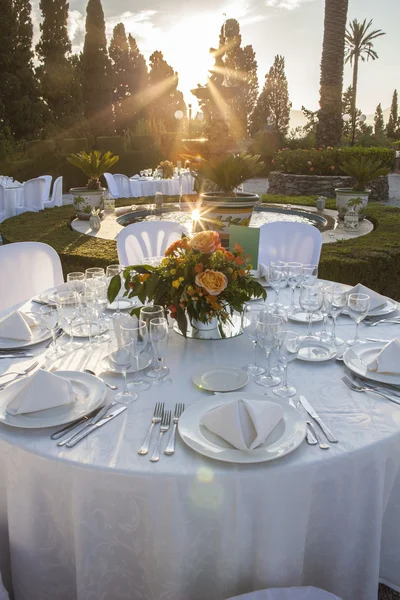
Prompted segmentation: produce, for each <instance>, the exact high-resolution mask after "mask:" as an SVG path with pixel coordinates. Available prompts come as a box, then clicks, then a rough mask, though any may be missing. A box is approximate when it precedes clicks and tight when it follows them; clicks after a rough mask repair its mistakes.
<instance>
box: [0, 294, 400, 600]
mask: <svg viewBox="0 0 400 600" xmlns="http://www.w3.org/2000/svg"><path fill="white" fill-rule="evenodd" d="M285 292H288V290H283V291H282V292H281V301H282V300H283V302H285V301H286V302H288V300H289V294H288V293H287V294H286V295H285ZM269 296H270V290H269ZM267 302H270V298H269V297H268V298H267ZM22 310H29V311H38V310H39V305H38V304H35V303H31V302H28V303H26V305H24V306H23V307H22ZM287 327H288V328H290V329H291V330H294V331H301V332H304V331H305V329H306V325H303V324H299V323H295V322H291V321H289V322H288V324H287ZM319 327H320V323H318V324H314V325H313V329H314V330H315V329H317V328H319ZM399 328H400V325H396V324H392V325H389V324H384V323H382V324H380V325H378V326H376V327H373V328H372V327H367V325H365V324H361V326H360V333H361V337H362V338H364V339H365V338H366V337H367V336H368V337H369V336H370V337H373V338H383V339H392V338H393V337H394V336H395V335H396V333H397V332H398V330H399ZM354 329H355V324H354V322H353V321H352V320H351V319H350V318H349V317H348V316H345V315H342V316H340V317H339V318H338V323H337V334H338V335H340V337H342V338H343V339H345V340H347V339H350V338H352V337H353V336H354ZM62 341H63V338H61V342H62ZM45 352H46V349H45V347H44V344H40V345H38V346H34V347H32V353H33V354H34V356H35V357H36V360H38V362H39V364H42V363H43V364H47V361H46V358H45ZM105 354H107V344H106V343H103V344H101V345H100V346H99V347H98V348H97V349H95V350H93V351H88V350H86V349H84V348H82V349H79V350H76V351H75V352H73V353H72V354H68V355H66V356H65V357H64V358H62V359H60V360H59V361H58V362H57V363H55V364H56V366H58V367H59V368H60V369H62V370H79V371H82V370H83V369H87V368H88V369H92V370H93V371H95V372H96V373H97V374H98V375H100V376H101V377H104V378H105V379H106V380H107V381H108V382H110V383H115V384H116V385H118V386H119V388H120V389H121V386H122V377H121V376H120V375H115V374H114V375H113V374H111V373H109V372H107V371H103V369H102V366H101V364H100V360H101V358H102V356H104V355H105ZM251 356H252V354H251V341H250V340H249V339H248V338H247V337H246V336H245V335H239V336H237V337H234V338H230V339H221V340H198V339H185V338H183V337H182V336H181V335H179V334H178V333H176V332H175V331H174V330H173V329H171V330H170V338H169V348H168V353H167V357H166V364H167V366H168V367H169V369H170V377H171V379H172V383H171V384H170V385H166V386H163V387H156V386H152V387H151V388H150V389H149V390H147V391H144V392H140V394H139V398H138V400H137V401H136V402H133V403H132V404H130V405H129V406H128V409H127V410H126V411H125V412H123V413H122V414H121V415H119V416H118V418H115V419H113V420H112V421H110V422H109V423H108V424H107V425H106V426H104V427H102V428H99V429H98V430H97V431H96V432H94V433H92V434H91V435H89V436H88V437H86V438H85V439H83V440H82V441H81V442H80V443H79V444H77V445H76V446H75V447H73V448H71V449H68V448H65V447H58V446H57V443H56V442H55V441H53V440H52V439H50V435H51V434H52V433H53V432H54V431H55V430H56V429H57V428H50V429H34V430H27V429H20V428H15V427H9V426H6V425H4V424H0V571H1V573H2V576H3V580H4V581H5V584H6V586H7V585H8V586H11V583H12V586H13V593H14V598H15V600H44V599H46V598H48V599H49V600H50V599H52V600H53V599H55V598H57V600H106V599H107V600H125V599H126V600H133V599H135V600H139V599H140V600H205V599H206V598H207V600H225V599H226V598H229V597H232V596H236V595H239V594H243V593H246V592H250V591H252V590H257V589H264V588H269V587H290V586H300V585H304V586H315V587H319V588H323V589H325V590H327V591H329V592H332V593H333V594H336V595H337V596H339V597H340V598H342V599H343V600H376V598H377V591H378V584H379V582H380V581H381V582H384V583H386V584H387V585H389V586H391V587H393V588H395V589H398V590H400V552H399V542H400V406H399V405H398V404H395V403H393V402H390V401H388V400H385V399H384V398H381V397H379V396H377V395H375V394H372V393H356V392H353V391H351V390H350V389H349V388H348V387H346V385H345V384H344V383H343V382H342V377H343V375H344V374H345V367H344V363H343V361H341V360H337V359H335V358H334V359H333V360H329V361H325V362H324V361H322V362H307V361H302V360H295V361H294V362H292V363H291V364H290V365H289V371H288V379H289V382H290V383H291V384H293V385H294V386H295V387H296V388H297V394H298V395H304V396H305V397H306V398H307V399H308V401H309V402H310V403H311V404H312V406H313V407H314V408H315V409H316V410H317V411H318V413H319V415H320V417H321V418H322V419H323V420H324V422H325V423H326V425H328V426H329V428H330V429H331V430H332V432H333V433H334V435H335V436H336V438H337V439H338V443H335V444H333V443H332V444H329V449H327V450H322V449H320V448H319V447H318V446H311V445H308V444H307V443H306V441H303V442H302V443H301V445H300V446H299V447H298V448H297V449H296V450H294V451H293V452H291V453H289V454H287V455H286V456H282V457H281V458H277V459H276V460H271V461H267V462H261V463H257V464H237V463H228V462H221V461H219V460H213V459H211V458H206V457H205V456H203V455H201V454H199V453H197V452H195V451H194V450H192V449H190V448H189V447H188V446H187V445H186V444H185V443H184V442H183V441H182V439H181V438H180V437H179V436H177V443H176V452H175V454H174V455H172V456H167V455H165V454H163V453H162V454H161V458H160V461H159V462H151V461H150V460H149V457H150V454H151V453H149V454H148V455H144V456H142V455H139V454H138V449H139V448H140V446H141V445H142V443H143V441H144V439H145V437H146V434H147V431H148V428H149V426H150V423H151V418H152V415H153V411H154V407H155V404H156V402H158V401H162V402H164V403H165V407H166V408H168V409H170V410H172V412H173V411H174V407H175V404H176V403H177V402H182V403H184V404H185V408H188V407H189V406H190V405H192V404H193V403H202V402H205V401H207V400H209V399H210V398H212V397H213V393H212V392H208V391H204V390H201V389H199V388H198V387H196V386H195V385H194V383H193V382H192V376H193V375H194V374H195V373H196V372H198V371H199V370H201V369H203V368H204V369H205V368H207V367H215V366H229V367H234V368H237V369H241V368H242V366H243V365H245V364H247V363H249V362H250V361H251ZM33 360H35V358H29V359H21V360H18V361H16V360H13V361H11V360H9V359H1V360H0V373H4V372H5V371H6V370H13V371H14V370H15V368H14V367H17V369H18V370H19V369H21V368H23V367H24V366H25V367H26V366H28V365H30V364H31V363H32V361H33ZM258 360H259V363H260V364H262V363H263V361H265V357H264V356H263V354H262V352H261V351H260V352H259V354H258ZM11 367H12V368H11ZM129 377H131V376H129ZM247 392H255V393H259V394H265V396H264V397H265V399H266V400H267V399H268V397H273V398H276V396H274V394H273V393H272V390H271V389H267V388H263V387H261V386H259V385H257V384H256V383H255V382H254V380H253V378H250V380H249V382H248V384H247V385H246V386H245V387H244V388H243V389H242V390H241V393H243V394H244V395H245V394H246V393H247ZM114 394H115V392H112V391H110V390H109V391H108V398H107V399H108V401H111V400H112V398H113V395H114ZM214 397H215V396H214ZM293 400H294V401H296V400H297V396H296V397H295V398H294V399H293ZM281 402H282V403H287V402H288V400H287V399H282V400H281ZM0 403H1V393H0ZM321 435H322V434H321ZM154 442H155V437H154V438H153V444H154ZM164 445H165V442H164V444H163V447H164Z"/></svg>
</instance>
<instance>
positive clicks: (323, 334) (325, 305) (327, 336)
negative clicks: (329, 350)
mask: <svg viewBox="0 0 400 600" xmlns="http://www.w3.org/2000/svg"><path fill="white" fill-rule="evenodd" d="M329 287H331V285H330V284H326V283H323V298H322V305H321V310H320V312H321V315H322V328H321V331H317V332H316V334H315V336H316V337H318V338H319V339H320V340H321V342H330V341H331V338H332V334H331V333H329V332H328V331H327V329H326V323H327V320H328V312H329V299H328V296H327V294H326V290H327V289H328V288H329Z"/></svg>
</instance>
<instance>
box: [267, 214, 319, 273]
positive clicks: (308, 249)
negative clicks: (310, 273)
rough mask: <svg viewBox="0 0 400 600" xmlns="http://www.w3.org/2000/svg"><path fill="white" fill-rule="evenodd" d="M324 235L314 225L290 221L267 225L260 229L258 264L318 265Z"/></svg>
mask: <svg viewBox="0 0 400 600" xmlns="http://www.w3.org/2000/svg"><path fill="white" fill-rule="evenodd" d="M321 247H322V235H321V232H320V231H319V230H318V229H317V228H316V227H314V226H313V225H308V224H307V223H295V222H290V221H277V222H276V223H266V224H265V225H261V227H260V242H259V250H258V262H259V263H264V264H267V265H269V263H270V262H271V261H278V260H281V261H283V262H298V263H303V264H304V265H306V264H307V265H318V263H319V258H320V255H321Z"/></svg>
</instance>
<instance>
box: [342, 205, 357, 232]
mask: <svg viewBox="0 0 400 600" xmlns="http://www.w3.org/2000/svg"><path fill="white" fill-rule="evenodd" d="M358 226H359V221H358V213H357V212H356V211H355V210H354V208H350V209H349V210H348V211H347V213H346V214H345V216H344V228H345V229H347V230H348V231H356V230H357V229H358Z"/></svg>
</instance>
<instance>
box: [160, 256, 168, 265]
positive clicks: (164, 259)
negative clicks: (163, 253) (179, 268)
mask: <svg viewBox="0 0 400 600" xmlns="http://www.w3.org/2000/svg"><path fill="white" fill-rule="evenodd" d="M161 264H162V265H163V266H164V267H166V266H167V265H169V258H163V259H162V261H161Z"/></svg>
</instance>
